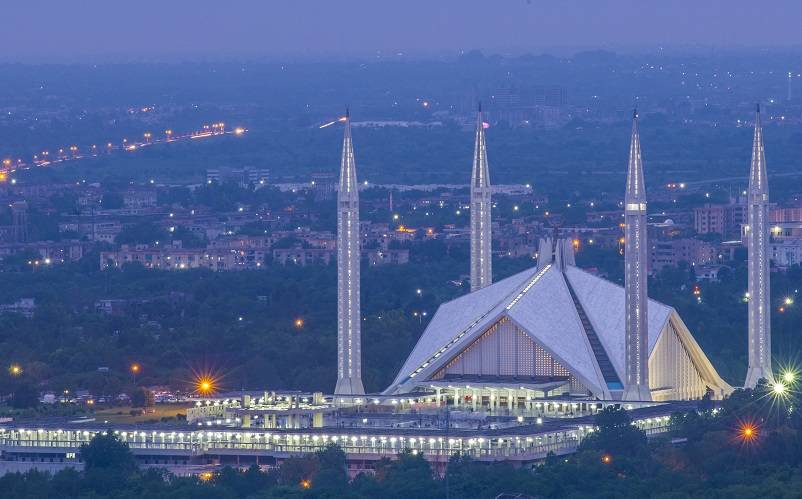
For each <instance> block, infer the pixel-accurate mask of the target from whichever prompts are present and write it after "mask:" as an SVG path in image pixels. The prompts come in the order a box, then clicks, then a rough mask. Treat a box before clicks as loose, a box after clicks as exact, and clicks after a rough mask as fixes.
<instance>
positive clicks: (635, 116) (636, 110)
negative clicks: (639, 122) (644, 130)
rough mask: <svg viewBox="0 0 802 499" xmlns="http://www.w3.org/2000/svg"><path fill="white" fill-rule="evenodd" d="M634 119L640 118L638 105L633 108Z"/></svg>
mask: <svg viewBox="0 0 802 499" xmlns="http://www.w3.org/2000/svg"><path fill="white" fill-rule="evenodd" d="M632 119H633V120H636V119H638V108H637V107H636V108H635V109H633V110H632Z"/></svg>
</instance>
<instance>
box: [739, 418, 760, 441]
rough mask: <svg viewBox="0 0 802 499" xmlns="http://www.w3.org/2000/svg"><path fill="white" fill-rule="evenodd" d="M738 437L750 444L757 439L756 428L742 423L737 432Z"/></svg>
mask: <svg viewBox="0 0 802 499" xmlns="http://www.w3.org/2000/svg"><path fill="white" fill-rule="evenodd" d="M738 436H739V437H740V438H741V440H743V441H744V442H751V441H753V440H754V439H756V438H757V428H756V427H755V425H753V424H751V423H744V424H742V425H741V427H740V429H739V430H738Z"/></svg>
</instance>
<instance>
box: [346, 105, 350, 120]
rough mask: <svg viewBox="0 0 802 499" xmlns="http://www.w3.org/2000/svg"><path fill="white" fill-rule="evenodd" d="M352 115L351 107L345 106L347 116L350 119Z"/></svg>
mask: <svg viewBox="0 0 802 499" xmlns="http://www.w3.org/2000/svg"><path fill="white" fill-rule="evenodd" d="M350 117H351V109H350V108H349V107H348V106H345V118H346V119H348V118H350Z"/></svg>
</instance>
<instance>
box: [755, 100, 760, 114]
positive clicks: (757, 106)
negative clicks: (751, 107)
mask: <svg viewBox="0 0 802 499" xmlns="http://www.w3.org/2000/svg"><path fill="white" fill-rule="evenodd" d="M755 112H756V113H760V103H759V102H758V103H757V104H755Z"/></svg>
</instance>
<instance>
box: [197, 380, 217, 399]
mask: <svg viewBox="0 0 802 499" xmlns="http://www.w3.org/2000/svg"><path fill="white" fill-rule="evenodd" d="M216 388H217V387H216V386H215V382H214V379H212V378H211V377H210V376H201V377H199V378H198V379H197V380H196V381H195V390H196V391H197V392H198V393H199V394H201V395H211V394H212V393H214V392H215V390H216Z"/></svg>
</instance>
